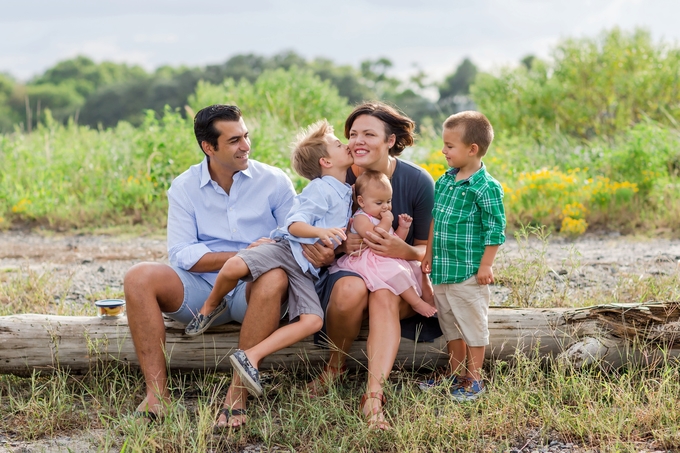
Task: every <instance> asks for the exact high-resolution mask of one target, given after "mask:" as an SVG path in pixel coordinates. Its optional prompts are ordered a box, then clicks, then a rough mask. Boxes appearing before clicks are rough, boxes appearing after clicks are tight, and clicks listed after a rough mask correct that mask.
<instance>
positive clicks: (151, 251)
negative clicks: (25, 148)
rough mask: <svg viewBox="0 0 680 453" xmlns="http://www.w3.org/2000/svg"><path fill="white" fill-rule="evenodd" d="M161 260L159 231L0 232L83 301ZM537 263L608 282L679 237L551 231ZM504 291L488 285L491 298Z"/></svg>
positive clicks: (512, 244) (652, 268) (22, 264)
mask: <svg viewBox="0 0 680 453" xmlns="http://www.w3.org/2000/svg"><path fill="white" fill-rule="evenodd" d="M528 248H529V249H530V251H528V249H527V247H520V246H519V245H518V243H517V242H516V241H515V240H514V239H513V238H511V237H509V238H508V241H507V242H506V244H505V245H504V246H503V247H502V248H501V252H500V254H499V257H498V259H497V265H496V267H500V266H503V265H509V264H512V263H513V261H515V260H518V259H523V258H526V256H527V254H529V255H531V256H532V257H534V258H535V257H536V256H538V254H540V253H542V252H541V251H540V250H542V249H543V245H542V244H541V243H540V242H539V241H537V240H531V241H529V245H528ZM141 261H157V262H166V263H167V249H166V242H165V239H164V238H159V237H116V236H103V235H100V236H93V235H62V234H59V235H57V234H50V235H41V234H36V233H30V232H23V231H4V232H0V271H4V272H11V271H13V270H17V271H18V270H20V269H30V270H33V271H35V272H37V273H39V274H42V273H46V272H47V273H49V274H50V275H51V277H52V278H53V279H54V280H55V281H70V287H69V289H68V291H67V294H66V296H65V297H66V300H67V301H71V302H78V303H86V302H90V301H91V300H92V295H94V294H103V293H105V292H107V291H108V292H109V293H115V292H122V290H123V277H124V275H125V272H126V271H127V270H128V269H129V268H130V267H131V266H132V265H134V264H135V263H138V262H141ZM545 263H546V265H547V266H548V267H549V268H550V270H551V271H553V272H551V273H552V274H553V275H554V276H555V278H559V277H558V276H564V275H567V274H569V275H568V278H569V280H570V284H571V285H574V286H576V287H588V286H598V287H600V288H601V289H606V288H610V287H613V286H615V285H616V284H617V282H618V281H619V279H620V278H621V275H623V274H626V275H636V276H642V277H644V276H653V275H670V274H672V273H674V272H678V271H679V266H680V239H639V238H636V239H631V238H628V237H622V236H618V235H607V236H603V235H599V236H595V235H586V236H584V237H581V238H579V239H577V240H575V241H568V240H565V239H562V238H559V237H556V238H551V239H550V240H549V241H548V243H547V245H546V246H545ZM507 297H508V291H507V290H504V288H502V287H496V288H495V290H494V294H493V303H494V304H500V303H502V302H504V301H505V299H507Z"/></svg>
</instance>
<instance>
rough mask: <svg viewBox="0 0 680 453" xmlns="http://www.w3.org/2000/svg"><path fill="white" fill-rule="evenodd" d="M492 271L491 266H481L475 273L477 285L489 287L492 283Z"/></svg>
mask: <svg viewBox="0 0 680 453" xmlns="http://www.w3.org/2000/svg"><path fill="white" fill-rule="evenodd" d="M493 281H494V280H493V269H491V266H488V265H485V264H482V265H481V266H479V270H478V271H477V284H479V285H490V284H491V283H493Z"/></svg>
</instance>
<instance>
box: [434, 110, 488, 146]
mask: <svg viewBox="0 0 680 453" xmlns="http://www.w3.org/2000/svg"><path fill="white" fill-rule="evenodd" d="M458 126H462V127H463V132H462V134H461V140H462V142H463V143H465V144H466V145H467V146H470V145H472V144H473V143H474V144H476V145H477V146H478V147H479V152H478V155H479V157H483V156H484V155H485V154H486V151H487V150H488V149H489V145H491V142H492V141H493V127H492V126H491V122H489V120H488V118H487V117H486V116H484V114H482V113H480V112H475V111H473V110H467V111H465V112H459V113H456V114H455V115H451V116H450V117H448V118H446V121H444V129H449V130H451V129H455V128H456V127H458Z"/></svg>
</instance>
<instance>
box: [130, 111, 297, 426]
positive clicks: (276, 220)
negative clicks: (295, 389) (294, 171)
mask: <svg viewBox="0 0 680 453" xmlns="http://www.w3.org/2000/svg"><path fill="white" fill-rule="evenodd" d="M194 133H195V135H196V140H197V141H198V144H199V146H200V147H201V150H202V151H203V153H205V158H204V159H203V161H202V162H201V163H200V164H197V165H194V166H192V167H190V168H189V169H188V170H187V171H185V172H184V173H182V174H181V175H180V176H178V177H177V178H176V179H175V180H174V181H173V183H172V185H171V187H170V190H168V202H169V206H168V258H169V261H170V265H166V264H161V263H139V264H136V265H135V266H133V267H132V268H130V270H129V271H128V272H127V274H126V275H125V279H124V289H125V299H126V303H127V316H128V324H129V326H130V332H131V334H132V340H133V342H134V345H135V351H136V353H137V358H138V359H139V364H140V367H141V370H142V373H143V374H144V380H145V383H146V398H145V399H144V400H143V401H142V402H141V404H140V405H139V406H138V408H137V415H138V416H140V417H143V418H145V419H147V420H149V421H153V420H155V419H156V418H158V417H161V416H163V415H164V411H165V410H166V407H167V404H168V403H169V402H170V393H169V390H168V386H167V369H166V361H165V355H164V353H165V347H164V346H165V325H164V322H163V314H165V315H166V316H168V317H170V318H172V319H174V320H176V321H179V322H182V323H184V324H187V323H189V322H190V321H191V319H192V318H193V317H194V315H195V313H197V312H198V310H199V309H200V307H201V306H202V304H203V302H204V301H205V299H206V298H207V296H208V294H209V293H210V291H211V289H212V286H213V284H214V282H215V278H216V276H217V272H218V271H219V270H220V269H221V268H222V265H223V264H224V263H225V262H226V261H227V259H229V258H231V257H232V256H234V255H236V252H238V250H240V249H243V248H250V247H256V246H258V245H260V244H263V243H266V242H270V241H271V240H270V239H267V237H268V236H269V233H270V232H271V231H272V230H274V229H276V228H277V227H278V226H281V225H283V222H284V220H285V218H286V215H287V214H288V211H289V210H290V208H291V206H292V203H293V197H294V196H295V190H294V189H293V184H292V183H291V181H290V179H289V178H288V177H287V176H286V175H285V173H284V172H283V171H281V170H279V169H277V168H274V167H271V166H269V165H265V164H262V163H260V162H257V161H254V160H249V154H250V138H249V136H248V129H247V128H246V125H245V123H244V121H243V118H242V117H241V111H240V110H239V109H238V107H236V106H229V105H213V106H210V107H206V108H204V109H202V110H201V111H199V112H198V113H197V114H196V117H195V118H194ZM287 289H288V279H287V276H286V274H285V272H284V271H283V270H281V269H274V270H271V271H269V272H267V273H266V274H264V275H262V276H261V277H260V278H259V279H258V280H257V281H256V282H253V283H252V284H250V283H249V284H246V283H245V282H239V284H238V285H237V287H236V288H235V289H234V290H233V291H232V292H231V293H229V294H228V295H227V296H226V298H227V302H228V306H229V309H228V310H226V311H225V312H224V313H223V314H221V315H220V316H218V317H217V318H216V319H215V322H214V324H223V323H226V322H229V321H238V322H241V323H242V329H241V334H240V337H239V347H240V348H241V349H247V348H249V347H251V346H253V345H255V344H257V343H259V342H260V341H262V340H263V339H264V338H266V337H267V336H268V335H269V334H271V333H272V332H273V331H274V330H276V328H277V327H278V325H279V320H280V315H279V313H278V312H277V310H272V309H271V304H272V301H280V303H283V302H284V301H285V298H286V296H287ZM247 302H249V303H247ZM246 307H247V310H246ZM246 397H247V392H246V390H245V389H244V388H243V387H242V386H241V385H240V381H239V380H238V376H234V379H233V380H232V385H231V386H230V387H229V390H228V392H227V397H226V399H225V403H224V407H225V409H226V410H223V411H222V412H221V414H220V418H219V420H218V426H227V425H229V426H239V425H241V424H243V423H245V400H246Z"/></svg>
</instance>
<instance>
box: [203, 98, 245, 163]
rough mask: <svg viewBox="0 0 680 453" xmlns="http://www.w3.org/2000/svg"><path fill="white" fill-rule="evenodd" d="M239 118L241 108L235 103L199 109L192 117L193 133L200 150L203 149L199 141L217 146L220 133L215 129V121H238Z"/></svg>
mask: <svg viewBox="0 0 680 453" xmlns="http://www.w3.org/2000/svg"><path fill="white" fill-rule="evenodd" d="M240 119H241V110H240V109H239V108H238V107H236V106H235V105H225V104H216V105H211V106H209V107H206V108H204V109H201V110H199V112H198V113H197V114H196V116H195V117H194V134H195V135H196V141H197V142H198V146H199V147H200V148H201V151H203V146H201V143H203V142H204V141H205V142H208V143H210V144H211V145H212V146H213V148H217V139H218V137H219V136H220V133H219V132H218V131H217V129H215V125H214V123H215V121H238V120H240ZM203 152H204V153H205V151H203Z"/></svg>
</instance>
